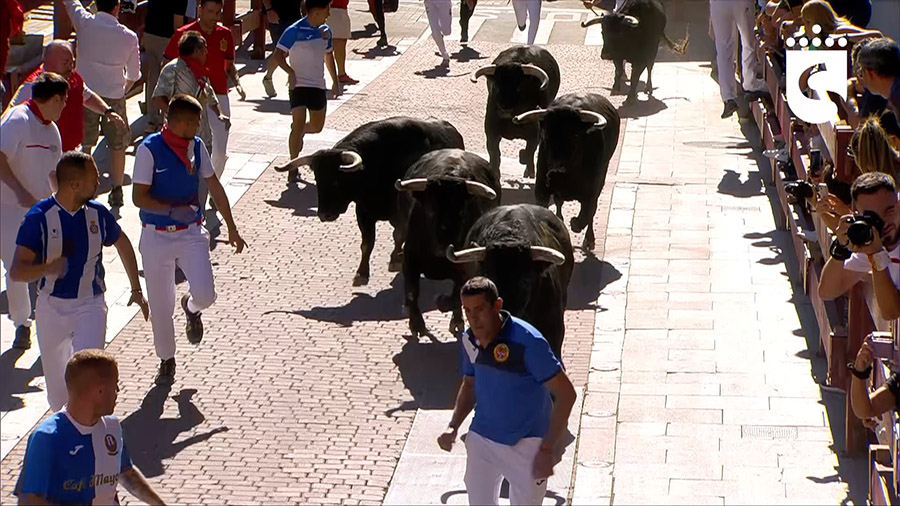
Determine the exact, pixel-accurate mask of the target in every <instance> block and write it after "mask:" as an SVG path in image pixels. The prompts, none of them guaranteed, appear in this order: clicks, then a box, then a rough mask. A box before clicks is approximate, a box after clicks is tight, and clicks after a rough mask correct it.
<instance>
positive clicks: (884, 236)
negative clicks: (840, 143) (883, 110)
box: [817, 172, 900, 320]
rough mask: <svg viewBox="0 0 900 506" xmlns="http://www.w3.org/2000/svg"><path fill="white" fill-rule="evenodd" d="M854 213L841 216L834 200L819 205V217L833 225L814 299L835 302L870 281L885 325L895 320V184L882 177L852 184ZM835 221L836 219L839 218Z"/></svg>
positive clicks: (898, 300)
mask: <svg viewBox="0 0 900 506" xmlns="http://www.w3.org/2000/svg"><path fill="white" fill-rule="evenodd" d="M850 194H851V198H852V206H853V209H852V210H853V213H852V214H850V213H846V212H844V211H845V210H844V209H841V207H843V206H842V205H839V204H840V201H839V200H837V199H832V198H828V199H824V200H822V201H821V202H820V205H819V206H818V211H817V212H818V213H819V214H820V216H822V217H823V220H824V221H826V223H829V224H834V225H835V226H834V228H833V230H834V233H835V236H836V237H835V239H834V241H833V242H832V244H831V258H829V259H828V261H827V262H825V267H824V268H823V269H822V276H821V279H820V280H819V296H820V297H821V298H822V299H824V300H832V299H835V298H837V297H839V296H841V295H843V294H844V293H846V292H847V291H849V290H850V289H851V288H852V287H853V285H855V284H856V283H858V282H860V281H864V280H866V274H868V273H869V272H871V273H872V281H873V287H874V292H875V300H876V302H877V304H876V305H877V306H878V311H879V313H880V315H881V317H882V318H884V319H885V320H893V319H895V318H898V317H900V290H898V289H897V285H898V284H900V263H898V262H900V260H898V259H900V209H898V202H897V198H898V196H897V187H896V185H895V184H894V179H893V178H892V177H891V176H889V175H888V174H885V173H882V172H869V173H866V174H863V175H861V176H859V177H858V178H856V180H855V181H854V182H853V186H852V187H851V189H850ZM838 216H839V218H838Z"/></svg>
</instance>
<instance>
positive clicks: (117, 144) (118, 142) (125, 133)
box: [81, 97, 131, 151]
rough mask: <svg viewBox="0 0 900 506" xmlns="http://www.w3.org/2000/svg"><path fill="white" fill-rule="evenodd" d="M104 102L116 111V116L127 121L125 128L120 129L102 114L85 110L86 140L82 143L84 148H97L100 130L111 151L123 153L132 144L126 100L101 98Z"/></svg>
mask: <svg viewBox="0 0 900 506" xmlns="http://www.w3.org/2000/svg"><path fill="white" fill-rule="evenodd" d="M101 98H102V99H103V101H104V102H106V103H107V104H109V106H110V107H112V108H113V110H114V111H116V114H118V115H119V116H121V117H122V119H123V120H124V121H125V128H122V129H119V128H116V126H115V125H114V124H113V122H111V121H108V120H107V119H106V118H105V117H103V114H102V113H97V112H94V111H92V110H90V109H88V108H87V107H85V108H84V140H83V141H82V142H81V144H82V145H84V146H96V145H97V141H98V140H99V137H100V136H99V134H98V129H99V130H101V131H103V135H104V136H105V137H106V142H107V143H109V149H110V150H112V151H123V150H125V148H127V147H128V145H129V144H131V127H130V126H129V123H128V114H127V112H126V107H125V99H124V98H106V97H101Z"/></svg>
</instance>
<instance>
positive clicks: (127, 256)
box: [113, 231, 150, 321]
mask: <svg viewBox="0 0 900 506" xmlns="http://www.w3.org/2000/svg"><path fill="white" fill-rule="evenodd" d="M113 245H114V246H115V247H116V251H117V252H118V253H119V258H120V259H121V260H122V266H123V267H125V274H127V275H128V283H129V284H130V285H131V298H130V299H128V304H127V305H128V306H130V305H132V304H137V305H138V307H140V308H141V314H143V315H144V320H145V321H146V320H148V319H150V305H149V304H147V299H145V298H144V292H143V290H141V281H140V278H139V277H138V265H137V257H135V255H134V246H132V244H131V240H130V239H128V236H127V235H125V232H124V231H122V232H119V238H118V239H117V240H116V242H115V243H114V244H113Z"/></svg>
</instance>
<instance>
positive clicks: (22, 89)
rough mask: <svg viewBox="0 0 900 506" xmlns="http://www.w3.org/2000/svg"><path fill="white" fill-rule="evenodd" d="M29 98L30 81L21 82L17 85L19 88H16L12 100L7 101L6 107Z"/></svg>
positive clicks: (21, 102) (22, 102)
mask: <svg viewBox="0 0 900 506" xmlns="http://www.w3.org/2000/svg"><path fill="white" fill-rule="evenodd" d="M29 98H31V82H27V83H22V85H21V86H19V89H17V90H16V94H15V95H13V98H12V100H10V101H9V105H8V106H7V107H14V106H17V105H19V104H24V103H25V102H27V101H28V99H29Z"/></svg>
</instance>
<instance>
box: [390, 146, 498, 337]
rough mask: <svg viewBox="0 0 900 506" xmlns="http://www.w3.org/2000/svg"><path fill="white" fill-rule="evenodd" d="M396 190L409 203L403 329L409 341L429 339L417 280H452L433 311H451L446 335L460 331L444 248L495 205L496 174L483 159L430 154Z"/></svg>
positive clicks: (456, 279) (457, 277)
mask: <svg viewBox="0 0 900 506" xmlns="http://www.w3.org/2000/svg"><path fill="white" fill-rule="evenodd" d="M397 189H398V190H401V191H404V192H407V193H408V194H409V195H410V196H411V197H412V198H411V199H410V204H411V207H412V210H411V212H410V217H409V225H408V232H407V237H406V244H405V245H404V247H403V279H404V284H405V289H406V290H405V291H406V307H407V310H408V311H409V329H410V331H411V332H412V335H413V337H414V338H415V337H418V336H419V335H423V334H424V335H430V333H429V332H428V329H427V328H426V326H425V320H424V319H423V318H422V311H421V310H420V309H419V278H420V276H421V275H423V274H424V275H425V277H427V278H429V279H451V280H453V291H452V293H451V294H450V296H442V297H440V298H439V304H438V306H439V307H440V308H441V309H442V310H444V311H447V310H450V311H452V313H453V314H452V317H451V320H450V332H452V333H453V334H459V333H460V332H462V331H463V330H464V324H463V319H462V311H461V308H460V300H459V290H460V288H461V287H462V283H463V282H465V278H464V276H465V272H464V269H462V266H460V265H456V264H453V263H451V262H450V261H449V260H448V259H447V254H446V252H447V248H448V247H449V246H450V245H452V244H462V242H463V241H464V240H465V238H466V233H467V232H468V231H469V228H470V227H471V226H472V224H473V223H475V221H476V220H477V219H478V218H480V217H481V216H482V215H483V214H484V213H485V212H487V211H489V210H491V209H493V208H495V207H497V206H498V205H499V203H500V193H501V189H500V171H499V170H495V169H493V168H491V166H490V164H489V163H488V162H487V160H485V159H483V158H481V157H480V156H478V155H475V154H473V153H468V152H465V151H463V150H459V149H441V150H438V151H432V152H431V153H428V154H426V155H424V156H423V157H422V158H420V159H419V161H418V162H416V163H415V164H414V165H413V166H412V167H410V168H409V170H408V171H407V172H406V177H405V178H404V179H403V181H397Z"/></svg>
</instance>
